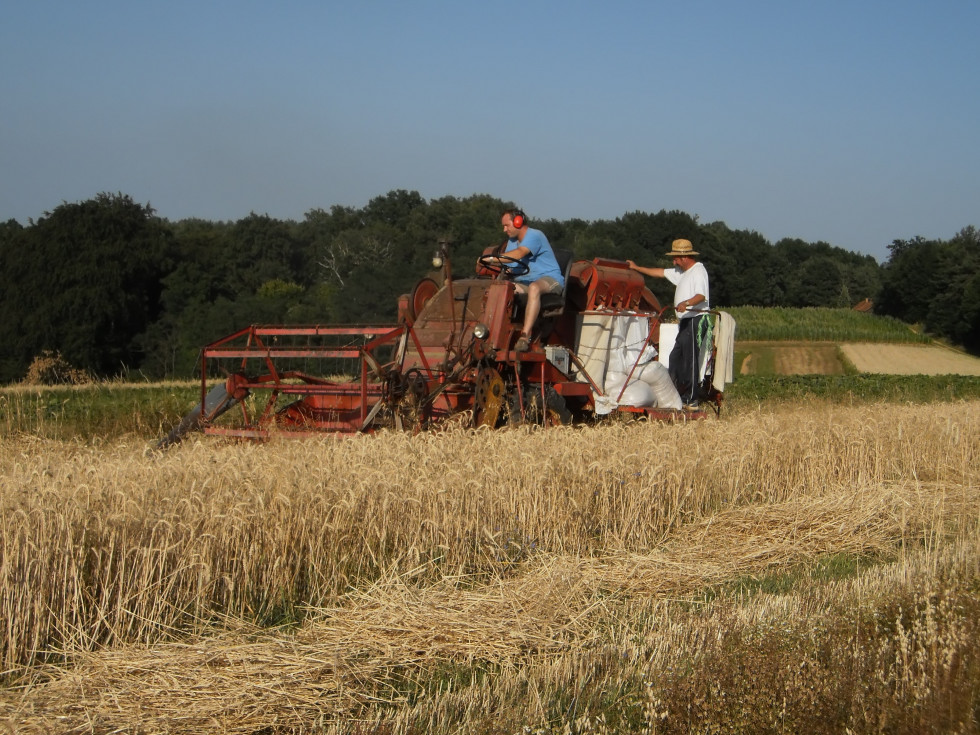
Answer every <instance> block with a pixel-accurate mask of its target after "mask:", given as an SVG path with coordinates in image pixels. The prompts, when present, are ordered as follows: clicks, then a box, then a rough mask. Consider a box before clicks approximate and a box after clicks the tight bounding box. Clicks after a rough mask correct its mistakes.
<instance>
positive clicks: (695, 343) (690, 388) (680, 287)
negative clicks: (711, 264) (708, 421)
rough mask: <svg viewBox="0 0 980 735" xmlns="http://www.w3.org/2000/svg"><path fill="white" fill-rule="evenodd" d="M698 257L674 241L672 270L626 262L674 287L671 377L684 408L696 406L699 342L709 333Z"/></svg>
mask: <svg viewBox="0 0 980 735" xmlns="http://www.w3.org/2000/svg"><path fill="white" fill-rule="evenodd" d="M697 255H699V253H698V252H697V251H696V250H695V249H694V247H693V246H692V245H691V241H690V240H674V242H673V243H671V246H670V252H669V253H667V257H668V258H673V261H674V267H673V268H643V267H641V266H638V265H637V264H636V263H634V262H633V261H632V260H627V261H626V263H627V264H628V265H629V267H630V270H634V271H637V272H639V273H642V274H643V275H646V276H652V277H654V278H666V279H667V280H668V281H670V282H671V283H673V284H674V286H676V288H675V289H674V309H675V310H676V311H677V322H678V327H677V341H676V342H674V349H673V350H671V352H670V377H671V380H673V381H674V385H675V386H677V391H678V392H679V393H680V394H681V400H682V401H683V402H684V405H685V406H686V407H690V408H696V407H697V405H698V399H699V397H700V396H699V395H698V387H699V384H700V382H701V380H700V377H701V354H702V351H703V349H704V345H703V344H702V342H703V341H704V339H705V332H706V331H707V329H708V321H707V320H708V309H710V308H711V307H710V305H709V304H708V271H707V270H705V268H704V266H703V265H702V264H701V263H699V262H698V261H697V260H695V256H697Z"/></svg>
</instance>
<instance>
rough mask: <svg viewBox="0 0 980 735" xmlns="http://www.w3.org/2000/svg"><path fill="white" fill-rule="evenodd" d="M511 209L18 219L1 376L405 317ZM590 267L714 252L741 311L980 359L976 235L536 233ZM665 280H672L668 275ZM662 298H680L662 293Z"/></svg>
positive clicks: (669, 216) (409, 194) (168, 360)
mask: <svg viewBox="0 0 980 735" xmlns="http://www.w3.org/2000/svg"><path fill="white" fill-rule="evenodd" d="M508 204H509V202H504V201H503V200H500V199H497V198H495V197H492V196H489V195H483V194H477V195H473V196H469V197H464V198H457V197H452V196H447V197H442V198H439V199H433V200H430V201H427V200H426V199H424V198H423V197H422V196H420V195H419V194H418V193H417V192H414V191H405V190H397V191H391V192H389V193H387V194H385V195H383V196H378V197H376V198H374V199H372V200H371V201H370V202H368V204H367V205H366V206H364V207H361V208H354V207H344V206H333V207H331V208H330V209H329V210H325V209H313V210H310V211H309V212H307V213H306V215H305V216H304V218H303V220H302V221H293V220H288V221H283V220H278V219H275V218H272V217H269V216H267V215H259V214H255V213H252V214H250V215H249V216H247V217H244V218H242V219H240V220H238V221H236V222H213V221H206V220H200V219H188V220H180V221H175V222H172V221H169V220H167V219H164V218H161V217H159V216H157V214H156V212H155V211H154V210H153V208H152V207H150V205H149V204H145V205H144V204H140V203H138V202H135V201H134V200H133V199H132V198H131V197H130V196H128V195H125V194H122V193H117V194H109V193H101V194H99V195H97V196H96V197H94V198H92V199H90V200H87V201H83V202H77V203H67V202H66V203H62V204H61V205H60V206H58V207H56V208H55V209H53V210H52V211H50V212H45V213H44V215H43V216H42V217H40V218H39V219H37V220H36V221H30V222H29V223H28V224H27V225H26V226H23V225H21V224H20V223H18V222H17V221H15V220H9V221H7V222H6V223H2V224H0V345H3V347H2V355H0V382H10V381H15V380H19V379H21V378H22V377H23V376H24V374H25V372H26V370H27V368H28V366H29V365H30V363H31V361H32V360H33V359H34V358H35V356H37V355H39V354H41V353H43V352H45V351H51V352H58V353H60V354H61V355H62V356H63V357H64V359H65V360H67V361H68V362H69V363H71V365H73V366H74V367H76V368H80V369H83V370H86V371H89V372H90V373H92V374H93V375H97V376H103V377H112V376H116V375H120V374H124V375H125V374H127V373H129V372H131V371H140V372H142V374H144V375H145V376H147V377H151V378H162V377H172V376H175V377H187V376H190V375H192V374H193V373H194V371H195V369H196V368H197V364H198V363H197V360H198V355H199V352H200V349H201V347H202V346H203V345H204V344H207V343H208V342H211V341H213V340H214V339H216V338H218V337H220V336H223V335H225V334H228V333H231V332H233V331H235V330H237V329H239V328H241V327H243V326H246V325H248V324H253V323H293V324H324V323H362V324H363V323H393V322H394V320H395V316H396V311H397V308H396V304H397V297H398V295H399V294H402V293H407V292H408V291H409V290H410V289H411V288H412V286H413V285H414V283H415V282H416V281H417V280H418V279H419V278H420V277H422V276H424V275H426V274H427V273H428V272H429V271H431V269H432V265H431V260H432V255H433V253H434V252H435V250H436V248H437V246H438V244H439V243H440V242H450V243H452V246H451V247H452V255H453V260H454V263H455V266H456V272H457V273H461V272H472V271H471V269H472V264H473V263H474V262H475V260H476V258H477V256H478V255H479V254H480V253H481V252H482V251H483V250H484V248H486V247H487V246H488V245H494V244H497V243H500V242H501V241H502V239H503V235H502V232H501V227H500V212H501V210H502V209H503V208H504V207H505V206H507V205H508ZM531 224H532V226H535V227H539V228H540V229H542V230H544V232H545V233H546V234H547V236H548V238H549V240H550V241H551V243H552V245H553V246H554V247H556V248H563V249H567V250H571V251H573V252H574V253H575V255H576V257H578V258H583V259H588V260H591V259H593V258H596V257H602V258H611V259H618V260H626V259H632V260H635V261H637V262H639V263H644V264H651V265H654V264H667V262H666V259H665V257H664V253H665V252H666V250H667V249H669V244H670V242H671V241H672V240H673V239H675V238H678V237H685V238H688V239H690V240H691V241H692V242H694V243H696V246H697V249H698V250H699V251H700V252H701V259H702V261H703V262H704V263H705V265H706V267H707V268H708V271H709V273H710V275H711V300H712V303H713V304H714V305H716V306H719V307H725V306H742V305H757V306H791V307H805V306H832V307H850V306H852V305H854V304H855V303H856V302H858V301H860V300H862V299H865V298H868V299H872V300H874V302H875V309H876V310H877V311H879V312H880V313H884V314H890V315H892V316H895V317H897V318H899V319H902V320H904V321H910V322H918V323H921V324H923V325H924V326H925V327H926V328H927V329H929V330H930V331H932V332H934V333H935V334H937V335H940V336H942V337H945V338H948V339H950V340H953V341H956V342H957V343H959V344H962V345H964V346H966V347H968V348H969V349H971V350H974V351H977V350H980V335H978V329H980V326H978V325H980V256H978V233H977V231H976V230H975V229H974V228H973V227H968V228H966V229H964V230H963V231H962V232H960V233H959V234H958V235H957V236H956V237H955V238H954V239H953V240H951V241H949V242H942V241H925V240H922V239H913V240H908V241H901V242H899V241H896V242H895V243H893V244H892V245H891V247H890V256H889V259H888V261H887V262H886V263H884V264H879V263H878V262H877V261H876V260H875V259H874V258H873V257H871V256H868V255H860V254H856V253H852V252H849V251H846V250H844V249H842V248H838V247H834V246H831V245H829V244H827V243H824V242H816V243H808V242H804V241H802V240H798V239H783V240H780V241H778V242H776V243H775V244H772V243H770V242H768V241H767V240H766V239H765V238H764V237H762V235H760V234H759V233H757V232H754V231H746V230H732V229H730V228H729V227H727V226H726V225H725V224H724V223H723V222H713V223H709V224H703V223H701V222H699V221H698V218H697V217H693V216H691V215H689V214H686V213H684V212H680V211H664V210H661V211H659V212H656V213H647V212H628V213H626V214H624V215H623V216H621V217H618V218H617V219H615V220H598V221H585V220H580V219H571V220H564V221H559V220H555V219H549V220H545V221H534V220H533V217H532V221H531ZM658 280H659V279H658ZM649 285H650V286H651V288H652V290H653V291H654V293H656V294H657V296H658V298H660V299H661V301H667V302H669V301H670V299H671V288H672V287H671V286H670V285H669V284H667V283H665V282H661V283H657V282H653V281H651V282H650V284H649Z"/></svg>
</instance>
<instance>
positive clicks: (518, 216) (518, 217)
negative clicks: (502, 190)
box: [511, 209, 525, 230]
mask: <svg viewBox="0 0 980 735" xmlns="http://www.w3.org/2000/svg"><path fill="white" fill-rule="evenodd" d="M524 219H525V217H524V212H522V211H521V210H519V209H518V210H516V211H515V212H514V216H513V218H511V222H512V223H513V224H514V227H516V228H517V229H518V230H519V229H521V228H522V227H523V226H524Z"/></svg>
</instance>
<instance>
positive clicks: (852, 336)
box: [723, 306, 932, 343]
mask: <svg viewBox="0 0 980 735" xmlns="http://www.w3.org/2000/svg"><path fill="white" fill-rule="evenodd" d="M723 310H724V311H727V312H728V313H730V314H731V315H732V316H733V317H734V318H735V322H736V324H738V339H740V340H746V341H768V340H778V341H782V340H813V341H821V342H902V343H905V342H913V343H928V342H931V341H932V339H931V338H930V337H929V336H927V335H924V334H921V333H919V332H916V331H914V330H913V329H911V328H910V327H909V325H907V324H905V323H904V322H901V321H899V320H898V319H893V318H892V317H885V316H875V315H873V314H865V313H862V312H859V311H854V310H853V309H827V308H816V307H814V308H807V309H791V308H787V307H761V306H733V307H731V308H724V309H723Z"/></svg>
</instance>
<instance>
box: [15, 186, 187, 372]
mask: <svg viewBox="0 0 980 735" xmlns="http://www.w3.org/2000/svg"><path fill="white" fill-rule="evenodd" d="M171 241H172V238H171V236H170V232H169V231H168V230H167V228H166V227H165V226H164V224H163V223H162V222H161V221H160V220H159V219H158V218H157V217H155V216H154V212H153V209H152V208H150V206H149V205H145V206H144V205H140V204H137V203H136V202H134V201H133V200H132V199H131V198H130V197H128V196H125V195H122V194H99V195H98V196H96V197H95V198H94V199H91V200H88V201H85V202H80V203H76V204H67V203H65V204H62V205H61V206H59V207H57V208H55V209H54V211H52V212H46V213H45V216H44V217H42V218H41V219H39V220H38V221H37V222H36V223H34V224H33V225H32V226H31V227H28V228H24V229H23V230H21V231H19V232H17V233H16V235H15V237H14V238H13V241H12V242H11V243H8V244H7V245H6V246H5V248H4V250H5V253H4V270H5V272H6V273H7V276H6V288H5V289H4V290H3V293H2V294H0V313H2V314H3V319H2V320H0V322H3V323H4V326H3V328H2V330H3V331H2V333H0V339H2V340H3V342H4V343H5V345H6V346H7V347H8V349H9V350H10V357H9V358H8V360H7V361H6V363H5V366H4V371H5V372H4V375H3V378H4V379H6V380H11V379H13V378H17V377H20V375H22V374H23V372H24V371H25V370H26V368H27V366H28V364H29V363H30V360H31V358H32V357H33V356H34V355H37V354H38V353H40V352H41V351H42V350H52V351H60V352H61V354H62V355H63V356H64V358H65V359H66V360H67V361H68V362H70V363H71V364H72V365H73V366H75V367H76V368H81V369H85V370H90V371H92V372H95V373H98V374H101V375H110V374H114V373H118V372H122V371H125V370H127V369H128V368H131V367H136V366H138V365H139V364H140V362H141V361H142V354H141V353H140V349H139V345H140V337H141V335H142V334H143V332H144V331H145V330H146V329H147V328H148V327H149V325H150V324H152V323H153V322H154V321H155V320H156V319H158V318H159V317H160V308H161V304H160V294H161V283H160V274H161V272H163V271H165V270H166V269H167V268H168V263H169V258H170V244H171ZM8 269H9V271H8ZM12 373H13V374H12Z"/></svg>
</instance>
